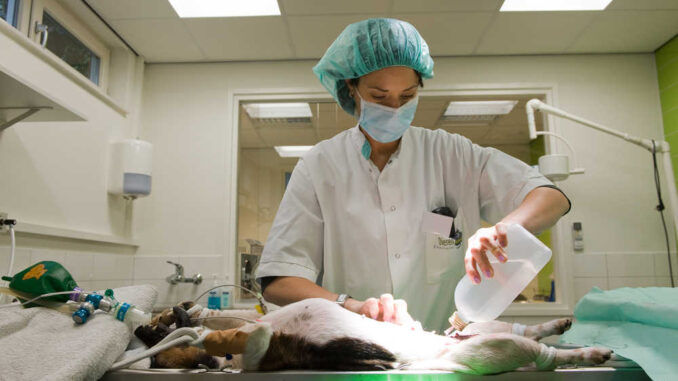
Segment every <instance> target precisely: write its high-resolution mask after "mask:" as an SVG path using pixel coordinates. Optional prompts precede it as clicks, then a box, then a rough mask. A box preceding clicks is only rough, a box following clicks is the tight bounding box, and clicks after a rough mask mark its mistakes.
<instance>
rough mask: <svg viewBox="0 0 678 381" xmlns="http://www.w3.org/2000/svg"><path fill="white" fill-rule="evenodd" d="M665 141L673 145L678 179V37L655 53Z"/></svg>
mask: <svg viewBox="0 0 678 381" xmlns="http://www.w3.org/2000/svg"><path fill="white" fill-rule="evenodd" d="M655 62H656V64H657V77H658V83H659V98H660V101H661V106H662V118H663V120H664V139H666V141H667V142H669V144H670V145H671V156H672V158H673V160H672V161H673V171H674V173H675V174H676V178H678V172H677V171H678V36H675V37H673V39H672V40H670V41H669V42H667V43H666V44H664V46H662V47H661V48H659V49H657V51H656V52H655Z"/></svg>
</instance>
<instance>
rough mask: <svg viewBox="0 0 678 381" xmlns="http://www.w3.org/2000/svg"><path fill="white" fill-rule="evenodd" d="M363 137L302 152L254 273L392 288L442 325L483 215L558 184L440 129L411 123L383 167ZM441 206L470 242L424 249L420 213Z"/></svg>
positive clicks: (330, 285)
mask: <svg viewBox="0 0 678 381" xmlns="http://www.w3.org/2000/svg"><path fill="white" fill-rule="evenodd" d="M365 144H366V139H365V136H364V135H363V134H362V133H361V132H360V130H359V129H358V126H356V127H354V128H351V129H349V130H347V131H344V132H342V133H340V134H338V135H336V136H335V137H333V138H331V139H329V140H325V141H322V142H320V143H318V144H317V145H316V146H315V147H313V149H312V150H310V151H309V152H308V153H307V154H306V155H305V156H304V157H303V158H301V159H300V160H299V162H298V163H297V165H296V167H295V169H294V171H293V173H292V177H291V179H290V181H289V184H288V186H287V190H286V192H285V194H284V196H283V199H282V202H281V204H280V208H279V209H278V213H277V215H276V217H275V220H274V222H273V226H272V228H271V231H270V233H269V235H268V239H267V241H266V245H265V247H264V251H263V254H262V258H261V261H260V263H259V267H258V269H257V278H261V277H266V276H296V277H302V278H306V279H309V280H311V281H312V282H316V283H317V284H319V285H321V286H322V287H324V288H326V289H328V290H330V291H332V292H336V293H346V294H349V295H351V296H352V297H354V298H357V299H361V300H364V299H366V298H368V297H379V295H381V294H383V293H392V294H393V296H394V297H395V298H402V299H404V300H405V301H406V302H407V303H408V310H409V312H410V314H411V315H412V317H413V318H415V319H417V320H420V321H421V322H422V324H423V325H424V328H426V329H435V330H439V331H441V330H443V329H445V328H447V327H449V324H448V323H447V318H448V317H449V316H450V315H451V314H452V312H453V311H454V309H455V308H454V288H455V286H456V284H457V282H458V281H459V279H461V277H462V276H464V273H465V271H464V262H463V260H464V254H465V247H466V242H467V240H468V238H469V237H470V236H471V235H473V234H474V233H475V232H476V230H477V229H479V228H480V227H481V218H482V219H484V220H485V221H488V222H490V223H496V222H498V221H499V220H500V219H501V218H503V217H504V216H505V215H507V214H508V213H510V212H511V211H513V210H514V209H516V208H517V207H518V206H519V205H520V203H521V202H522V201H523V199H524V198H525V196H526V195H527V194H528V193H529V192H530V191H531V190H532V189H534V188H536V187H539V186H544V185H552V184H551V182H550V181H549V180H547V179H546V178H545V177H543V176H542V175H541V174H540V173H539V172H538V171H537V170H535V169H534V168H532V167H530V166H528V165H527V164H525V163H523V162H522V161H520V160H518V159H515V158H513V157H511V156H509V155H506V154H504V153H502V152H501V151H498V150H496V149H493V148H484V147H480V146H478V145H475V144H473V143H472V142H471V141H470V140H468V139H466V138H464V137H462V136H460V135H456V134H450V133H448V132H446V131H444V130H436V131H432V130H429V129H424V128H419V127H411V128H409V129H408V130H407V131H406V132H405V134H404V135H403V137H402V140H401V142H400V145H399V148H398V150H397V151H396V152H395V153H394V154H393V155H392V156H391V158H390V160H389V161H388V164H387V165H386V166H385V167H384V169H383V170H382V171H381V172H380V171H379V169H378V168H377V167H376V166H375V165H374V163H373V162H372V161H371V160H369V158H366V157H365V156H364V155H363V153H362V152H363V147H364V145H365ZM440 206H448V207H449V208H450V209H452V211H456V212H457V217H456V219H455V227H457V228H460V229H461V230H462V232H463V242H464V244H463V245H462V246H461V247H458V248H455V247H448V248H442V249H440V248H438V249H429V250H426V248H425V245H426V241H427V240H426V233H423V232H422V231H421V222H422V217H423V214H424V212H430V211H432V210H433V209H435V208H437V207H440ZM429 234H430V233H429ZM429 242H431V240H430V239H429Z"/></svg>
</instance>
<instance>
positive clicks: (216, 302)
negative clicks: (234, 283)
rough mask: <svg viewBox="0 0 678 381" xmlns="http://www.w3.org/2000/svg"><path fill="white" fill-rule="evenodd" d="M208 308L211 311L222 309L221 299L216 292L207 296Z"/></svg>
mask: <svg viewBox="0 0 678 381" xmlns="http://www.w3.org/2000/svg"><path fill="white" fill-rule="evenodd" d="M207 308H209V309H211V310H218V309H221V298H220V297H219V294H218V293H217V291H216V290H212V291H210V292H209V294H208V296H207Z"/></svg>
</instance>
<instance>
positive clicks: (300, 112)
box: [243, 103, 313, 119]
mask: <svg viewBox="0 0 678 381" xmlns="http://www.w3.org/2000/svg"><path fill="white" fill-rule="evenodd" d="M243 107H244V108H245V111H247V114H248V115H249V116H250V118H254V119H274V118H310V117H312V116H313V114H312V113H311V106H309V105H308V103H248V104H245V105H244V106H243Z"/></svg>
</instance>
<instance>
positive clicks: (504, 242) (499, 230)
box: [494, 222, 508, 247]
mask: <svg viewBox="0 0 678 381" xmlns="http://www.w3.org/2000/svg"><path fill="white" fill-rule="evenodd" d="M507 227H508V225H506V224H505V223H502V222H500V223H498V224H496V225H494V230H495V232H496V235H497V236H496V238H495V240H496V241H497V242H499V245H501V247H506V246H508V235H507Z"/></svg>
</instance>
